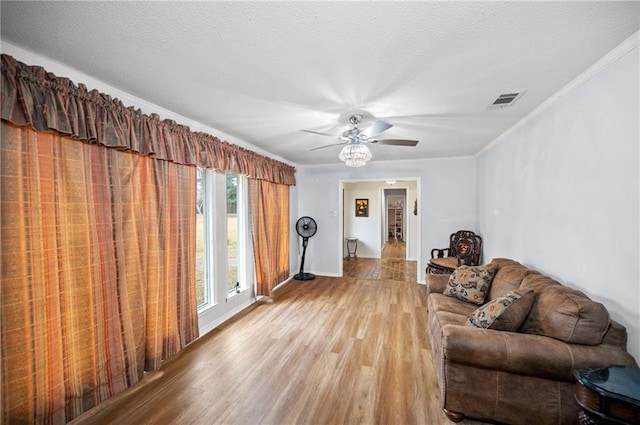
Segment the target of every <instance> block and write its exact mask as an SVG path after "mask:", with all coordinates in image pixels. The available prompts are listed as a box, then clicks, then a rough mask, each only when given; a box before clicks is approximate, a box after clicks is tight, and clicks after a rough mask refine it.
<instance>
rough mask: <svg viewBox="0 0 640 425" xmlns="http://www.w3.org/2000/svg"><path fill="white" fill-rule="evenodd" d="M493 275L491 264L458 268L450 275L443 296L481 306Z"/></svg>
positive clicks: (493, 269) (493, 270)
mask: <svg viewBox="0 0 640 425" xmlns="http://www.w3.org/2000/svg"><path fill="white" fill-rule="evenodd" d="M494 273H495V268H494V266H493V265H491V264H487V265H483V266H460V267H458V268H457V269H455V270H454V271H453V273H451V277H449V282H448V283H447V287H446V288H445V289H444V295H448V296H450V297H455V298H457V299H459V300H462V301H466V302H470V303H474V304H478V305H482V304H483V303H484V299H485V297H486V296H487V292H489V286H490V285H491V279H493V274H494Z"/></svg>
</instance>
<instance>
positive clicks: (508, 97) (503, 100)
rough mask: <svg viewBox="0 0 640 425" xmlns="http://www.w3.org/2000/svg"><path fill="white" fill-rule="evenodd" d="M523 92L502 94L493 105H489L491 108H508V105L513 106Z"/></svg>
mask: <svg viewBox="0 0 640 425" xmlns="http://www.w3.org/2000/svg"><path fill="white" fill-rule="evenodd" d="M523 94H524V92H520V93H504V94H501V95H500V96H498V97H497V98H496V100H494V101H493V103H492V104H491V105H489V109H495V108H506V107H507V106H511V105H513V103H514V102H515V101H516V100H517V99H518V98H519V97H520V96H522V95H523Z"/></svg>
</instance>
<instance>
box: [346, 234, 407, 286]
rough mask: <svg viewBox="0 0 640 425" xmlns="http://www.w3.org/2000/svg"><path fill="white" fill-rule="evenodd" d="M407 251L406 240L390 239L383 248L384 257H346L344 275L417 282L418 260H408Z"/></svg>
mask: <svg viewBox="0 0 640 425" xmlns="http://www.w3.org/2000/svg"><path fill="white" fill-rule="evenodd" d="M405 253H406V243H405V242H404V241H400V240H399V241H396V240H389V241H388V242H387V243H386V244H385V245H384V247H383V248H382V258H353V257H347V258H345V259H344V262H343V266H342V267H343V276H345V277H346V276H349V277H357V278H361V279H378V280H397V281H404V282H416V281H417V275H416V262H415V261H406V260H405V257H406V254H405Z"/></svg>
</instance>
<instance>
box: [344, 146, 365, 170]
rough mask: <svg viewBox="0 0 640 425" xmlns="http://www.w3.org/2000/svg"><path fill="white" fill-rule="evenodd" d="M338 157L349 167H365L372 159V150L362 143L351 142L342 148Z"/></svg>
mask: <svg viewBox="0 0 640 425" xmlns="http://www.w3.org/2000/svg"><path fill="white" fill-rule="evenodd" d="M338 158H340V160H341V161H344V163H345V164H347V166H349V167H364V165H365V164H366V163H367V161H369V160H370V159H371V151H370V150H369V148H368V147H367V146H366V145H363V144H361V143H349V144H347V145H346V146H345V147H344V148H342V151H341V152H340V155H338Z"/></svg>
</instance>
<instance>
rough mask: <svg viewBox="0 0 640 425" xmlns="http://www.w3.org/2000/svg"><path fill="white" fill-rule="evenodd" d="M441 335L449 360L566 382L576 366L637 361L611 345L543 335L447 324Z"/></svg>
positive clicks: (579, 367)
mask: <svg viewBox="0 0 640 425" xmlns="http://www.w3.org/2000/svg"><path fill="white" fill-rule="evenodd" d="M442 338H443V341H442V343H443V344H442V347H443V355H444V356H445V358H446V359H447V361H448V362H453V363H461V364H467V365H471V366H475V367H479V368H484V369H492V370H500V371H504V372H508V373H514V374H518V375H525V376H535V377H539V378H545V379H553V380H561V381H566V382H573V381H574V378H573V371H574V370H575V369H582V368H602V367H607V366H609V365H611V364H628V365H635V364H636V362H635V360H634V359H633V357H632V356H631V355H630V354H629V353H627V352H626V351H624V350H622V349H620V348H618V347H615V346H612V345H606V344H600V345H580V344H567V343H564V342H561V341H558V340H556V339H553V338H549V337H545V336H540V335H531V334H524V333H517V332H504V331H494V330H490V329H477V328H472V327H469V326H459V325H445V326H443V328H442Z"/></svg>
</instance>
